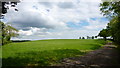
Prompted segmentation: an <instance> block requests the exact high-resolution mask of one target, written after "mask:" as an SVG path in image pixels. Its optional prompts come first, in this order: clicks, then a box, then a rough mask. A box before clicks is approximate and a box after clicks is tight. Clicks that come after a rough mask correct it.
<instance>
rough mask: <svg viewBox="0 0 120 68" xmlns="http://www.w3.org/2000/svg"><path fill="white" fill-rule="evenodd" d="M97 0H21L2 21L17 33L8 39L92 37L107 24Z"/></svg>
mask: <svg viewBox="0 0 120 68" xmlns="http://www.w3.org/2000/svg"><path fill="white" fill-rule="evenodd" d="M100 3H101V0H49V1H48V0H44V1H43V0H31V1H29V0H22V1H21V2H20V3H19V4H18V5H17V6H16V8H18V10H19V11H18V12H16V11H14V8H10V9H9V10H8V13H7V14H6V15H5V18H4V20H3V22H9V23H10V24H11V25H12V26H13V27H15V28H16V29H18V30H19V34H20V35H19V36H18V37H14V38H12V39H17V40H18V39H26V40H27V39H29V40H40V39H78V38H79V37H83V36H84V37H86V36H96V35H98V33H99V32H100V30H102V29H104V28H105V27H106V25H107V23H108V22H109V21H108V20H107V19H106V18H105V17H103V15H102V14H100V13H101V12H100V11H99V9H100V7H99V4H100Z"/></svg>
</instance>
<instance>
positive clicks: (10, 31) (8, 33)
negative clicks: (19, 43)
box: [0, 22, 19, 45]
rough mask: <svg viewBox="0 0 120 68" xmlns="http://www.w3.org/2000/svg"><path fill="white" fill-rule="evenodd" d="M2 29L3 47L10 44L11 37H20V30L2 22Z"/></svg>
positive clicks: (0, 23)
mask: <svg viewBox="0 0 120 68" xmlns="http://www.w3.org/2000/svg"><path fill="white" fill-rule="evenodd" d="M0 25H2V26H0V27H1V32H2V45H4V44H6V43H8V42H10V39H11V37H16V36H18V35H19V34H18V30H17V29H15V28H14V27H12V26H10V25H8V24H5V23H3V22H0Z"/></svg>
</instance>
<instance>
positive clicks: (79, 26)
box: [67, 20, 89, 29]
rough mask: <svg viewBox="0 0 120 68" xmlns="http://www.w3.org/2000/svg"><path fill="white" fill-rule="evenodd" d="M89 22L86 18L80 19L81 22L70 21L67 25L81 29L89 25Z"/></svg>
mask: <svg viewBox="0 0 120 68" xmlns="http://www.w3.org/2000/svg"><path fill="white" fill-rule="evenodd" d="M88 25H89V23H88V22H87V21H85V20H82V21H80V22H79V23H74V22H68V23H67V26H68V27H70V28H74V29H79V28H81V27H83V26H88Z"/></svg>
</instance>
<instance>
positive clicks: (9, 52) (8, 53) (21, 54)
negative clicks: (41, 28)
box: [0, 39, 105, 66]
mask: <svg viewBox="0 0 120 68" xmlns="http://www.w3.org/2000/svg"><path fill="white" fill-rule="evenodd" d="M104 44H105V41H103V40H90V39H89V40H87V39H85V40H80V39H53V40H38V41H29V42H20V43H10V44H7V45H4V46H1V47H0V48H2V60H3V66H45V65H54V64H58V63H59V61H60V60H61V59H63V58H68V57H79V56H81V55H84V54H85V53H86V52H88V51H91V50H95V49H98V48H100V47H101V46H102V45H104Z"/></svg>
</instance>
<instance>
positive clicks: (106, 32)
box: [98, 29, 110, 40]
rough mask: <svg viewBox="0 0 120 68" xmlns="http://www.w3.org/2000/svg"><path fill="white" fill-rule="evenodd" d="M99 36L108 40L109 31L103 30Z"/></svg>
mask: <svg viewBox="0 0 120 68" xmlns="http://www.w3.org/2000/svg"><path fill="white" fill-rule="evenodd" d="M98 36H100V37H103V38H104V39H105V40H106V37H109V36H110V34H109V31H108V29H103V30H101V31H100V33H99V35H98Z"/></svg>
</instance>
